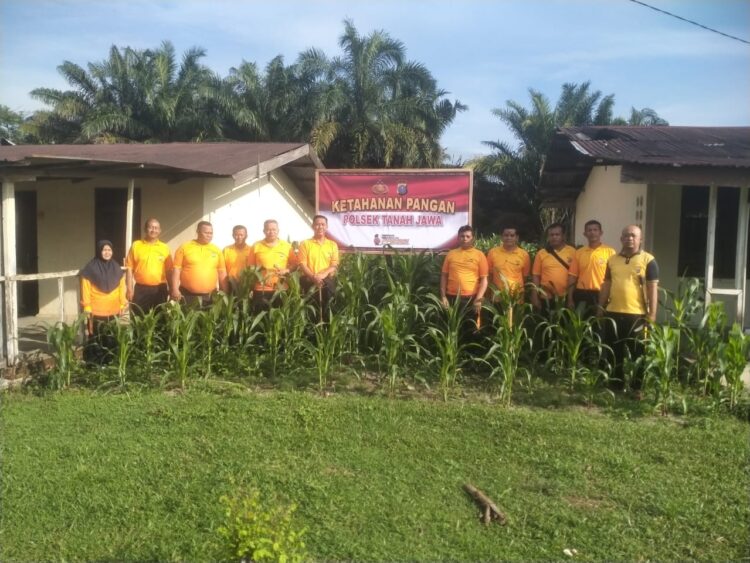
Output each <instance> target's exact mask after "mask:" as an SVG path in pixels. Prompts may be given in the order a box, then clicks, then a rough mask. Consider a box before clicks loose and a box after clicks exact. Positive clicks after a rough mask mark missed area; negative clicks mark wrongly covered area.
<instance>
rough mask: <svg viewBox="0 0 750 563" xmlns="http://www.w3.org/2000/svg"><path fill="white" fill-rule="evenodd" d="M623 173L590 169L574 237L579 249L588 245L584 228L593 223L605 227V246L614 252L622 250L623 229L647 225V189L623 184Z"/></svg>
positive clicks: (614, 168) (618, 168)
mask: <svg viewBox="0 0 750 563" xmlns="http://www.w3.org/2000/svg"><path fill="white" fill-rule="evenodd" d="M621 169H622V167H621V166H594V167H593V168H592V169H591V174H589V177H588V179H587V180H586V184H585V185H584V187H583V190H582V191H581V193H580V194H579V195H578V199H577V200H576V217H575V228H574V230H575V232H574V233H573V236H571V239H573V240H574V242H575V244H576V245H582V244H586V239H585V238H584V236H583V226H584V224H585V223H586V221H589V220H591V219H596V220H597V221H599V222H600V223H601V224H602V229H603V230H604V236H603V240H604V243H605V244H608V245H610V246H612V247H614V248H619V247H620V231H621V230H622V228H623V227H624V226H626V225H629V224H636V225H641V226H645V225H646V216H645V209H646V208H647V191H648V190H647V186H646V184H623V183H621V182H620V171H621ZM647 248H648V246H647Z"/></svg>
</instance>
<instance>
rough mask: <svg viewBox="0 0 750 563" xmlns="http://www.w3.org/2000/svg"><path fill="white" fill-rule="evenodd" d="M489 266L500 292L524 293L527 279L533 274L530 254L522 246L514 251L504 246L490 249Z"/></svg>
mask: <svg viewBox="0 0 750 563" xmlns="http://www.w3.org/2000/svg"><path fill="white" fill-rule="evenodd" d="M487 265H488V266H489V269H490V272H491V274H492V283H493V284H495V286H496V287H497V288H498V289H499V290H501V291H507V292H509V293H514V294H516V293H520V292H521V291H523V286H524V283H525V281H526V277H527V276H528V275H529V273H530V272H531V260H530V258H529V253H528V252H526V251H525V250H524V249H523V248H521V247H520V246H517V247H516V248H514V249H513V250H505V248H504V247H503V246H496V247H495V248H492V249H490V251H489V252H488V253H487Z"/></svg>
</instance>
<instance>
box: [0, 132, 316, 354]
mask: <svg viewBox="0 0 750 563" xmlns="http://www.w3.org/2000/svg"><path fill="white" fill-rule="evenodd" d="M322 167H323V165H322V164H321V162H320V160H319V159H318V157H317V155H316V154H315V152H314V151H313V150H312V149H311V148H310V146H309V145H307V144H301V143H168V144H153V145H143V144H121V145H19V146H0V180H1V181H2V190H3V192H2V193H3V206H2V219H3V222H2V225H3V229H2V237H3V252H2V266H3V269H2V275H3V296H4V303H5V307H4V309H3V311H4V315H3V317H4V322H3V323H2V324H3V328H4V330H3V344H4V345H5V346H4V348H5V352H6V357H10V355H12V353H13V352H14V349H13V342H12V339H13V337H14V335H13V332H14V327H13V326H12V324H13V323H12V317H14V316H15V317H17V316H18V315H19V314H20V315H37V314H38V315H40V316H55V315H58V314H59V313H60V311H65V312H66V313H67V315H66V316H69V315H70V314H75V312H76V311H77V307H78V304H77V299H78V296H77V291H78V290H77V279H76V278H75V277H74V276H72V275H70V274H71V272H73V271H75V270H77V269H78V268H80V267H81V266H82V265H83V264H84V263H85V262H86V261H87V260H89V259H90V258H91V256H92V255H93V252H94V245H95V241H96V240H98V239H101V238H107V239H110V240H112V242H113V243H114V246H115V249H114V250H115V258H116V259H117V260H118V261H120V262H122V260H123V258H124V256H125V253H126V252H127V249H128V247H129V245H130V242H131V241H132V240H133V239H137V238H138V237H139V236H140V235H141V228H142V224H143V222H144V221H145V219H146V218H148V217H156V218H158V219H159V220H160V222H161V225H162V240H163V241H164V242H166V243H167V244H168V245H169V247H170V248H171V250H172V252H174V251H175V250H176V249H177V247H178V246H179V245H180V244H181V243H183V242H185V241H187V240H189V239H191V238H194V235H195V226H196V223H197V222H198V221H200V220H207V221H211V222H212V223H213V224H214V242H215V243H216V244H217V245H218V246H220V247H222V246H224V245H228V244H231V243H232V242H233V241H232V238H231V231H232V227H233V226H234V225H236V224H243V225H245V226H246V227H247V229H248V241H249V242H252V241H254V240H258V239H260V238H262V237H263V233H262V227H263V221H264V220H265V219H269V218H274V219H276V220H278V221H279V225H280V231H281V233H280V234H281V237H282V238H284V239H287V238H288V239H290V240H302V239H304V238H307V237H309V236H310V232H311V231H310V221H311V218H312V216H313V214H314V211H315V170H316V169H318V168H322ZM38 273H42V274H44V273H67V275H66V276H63V277H62V278H60V277H57V278H55V277H54V276H50V277H49V279H41V280H37V281H29V280H23V277H24V275H26V276H29V275H33V274H38ZM19 275H20V276H21V279H18V280H14V278H16V277H17V276H19ZM60 280H62V281H60ZM11 281H14V283H11ZM61 285H62V291H61V290H60V286H61ZM60 294H62V300H60V299H59V296H60ZM9 348H10V354H9V350H8V349H9Z"/></svg>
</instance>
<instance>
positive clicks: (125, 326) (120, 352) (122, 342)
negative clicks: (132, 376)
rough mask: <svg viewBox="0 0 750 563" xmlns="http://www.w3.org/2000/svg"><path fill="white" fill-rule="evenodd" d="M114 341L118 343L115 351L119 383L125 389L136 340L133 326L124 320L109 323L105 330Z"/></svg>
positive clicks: (114, 320)
mask: <svg viewBox="0 0 750 563" xmlns="http://www.w3.org/2000/svg"><path fill="white" fill-rule="evenodd" d="M105 330H107V331H108V332H109V333H110V334H111V335H112V337H113V338H114V340H115V341H116V342H117V350H116V351H115V368H116V370H117V382H118V384H119V386H120V387H121V388H123V387H125V385H126V383H127V381H128V362H129V361H130V357H131V356H132V354H133V349H134V344H135V338H134V336H133V326H132V325H131V324H130V323H128V322H124V321H123V320H122V319H118V318H116V319H113V320H112V321H110V322H109V323H107V327H106V328H105Z"/></svg>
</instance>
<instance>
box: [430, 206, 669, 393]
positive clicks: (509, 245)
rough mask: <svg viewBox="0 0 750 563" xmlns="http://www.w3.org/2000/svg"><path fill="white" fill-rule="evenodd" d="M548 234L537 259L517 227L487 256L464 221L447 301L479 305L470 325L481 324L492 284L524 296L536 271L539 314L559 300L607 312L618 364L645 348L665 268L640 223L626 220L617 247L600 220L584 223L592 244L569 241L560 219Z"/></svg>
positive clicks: (450, 259) (443, 292)
mask: <svg viewBox="0 0 750 563" xmlns="http://www.w3.org/2000/svg"><path fill="white" fill-rule="evenodd" d="M546 235H547V244H546V246H545V247H544V248H542V249H540V250H539V251H538V252H537V254H536V256H535V258H534V264H533V266H532V264H531V260H530V258H529V254H528V253H527V252H526V251H525V250H524V249H523V248H521V247H520V246H519V244H518V231H517V229H515V228H514V227H506V228H504V229H503V230H502V235H501V236H502V244H501V245H499V246H496V247H494V248H492V249H491V250H490V251H489V252H488V253H487V256H486V257H485V256H484V254H482V252H481V251H479V250H478V249H477V248H475V247H474V232H473V229H472V228H471V226H469V225H466V226H463V227H461V228H460V229H459V230H458V242H459V246H458V248H455V249H453V250H451V251H450V252H449V253H448V255H447V256H446V257H445V261H444V262H443V268H442V273H441V278H440V297H441V300H442V302H443V305H445V306H448V304H449V302H459V303H461V304H462V305H463V306H464V307H465V308H466V309H468V308H469V307H471V306H473V308H474V311H475V313H476V317H475V319H476V320H473V319H472V320H471V322H469V323H468V324H469V326H470V327H471V325H472V324H473V328H477V326H478V325H479V324H480V323H481V316H480V313H481V310H482V303H483V301H484V298H485V294H486V293H487V290H488V288H489V287H493V288H494V295H493V298H494V299H496V300H497V301H498V302H499V304H500V306H508V304H509V303H510V304H512V303H522V302H523V301H524V294H525V288H526V281H527V279H528V278H529V276H531V282H532V287H531V291H530V300H531V303H532V305H533V307H534V309H535V310H537V311H538V312H539V313H540V314H541V315H543V316H548V315H549V313H550V311H551V310H552V309H553V307H555V306H568V307H570V308H579V309H580V310H581V311H582V313H583V314H584V315H586V316H588V317H594V316H597V317H601V316H603V315H605V314H606V316H607V317H608V318H609V319H610V320H611V322H609V323H605V331H604V337H605V340H606V341H607V342H608V344H610V345H611V347H612V349H613V351H614V356H615V365H616V367H617V369H620V367H621V365H622V361H623V358H624V356H625V354H626V352H628V353H630V356H631V357H637V356H639V355H640V354H642V352H643V346H642V344H643V338H642V336H643V334H644V332H645V330H644V329H645V327H646V325H647V324H648V323H649V322H654V321H655V320H656V311H657V305H658V300H657V293H658V283H659V269H658V265H657V263H656V260H655V259H654V257H653V256H652V255H651V254H649V253H647V252H644V251H643V250H641V238H642V233H641V229H640V227H639V226H637V225H628V226H626V227H625V228H624V229H623V230H622V234H621V237H620V242H621V243H622V249H621V251H620V252H619V253H618V252H617V251H616V250H615V249H614V248H612V247H611V246H607V245H606V244H604V243H603V242H602V235H603V230H602V225H601V223H599V221H596V220H591V221H587V222H586V224H585V225H584V231H583V235H584V237H585V238H586V240H587V242H588V244H587V245H585V246H582V247H581V248H578V249H575V248H574V247H572V246H570V245H568V244H566V242H565V227H564V226H563V225H561V224H559V223H554V224H552V225H550V226H549V227H547V229H546ZM489 277H491V282H492V286H490V285H489V282H488V278H489ZM501 295H505V296H506V298H505V299H501V298H500V296H501ZM465 326H466V325H465ZM465 330H466V329H465ZM467 332H468V331H467ZM633 383H635V384H636V385H637V384H638V383H639V382H633Z"/></svg>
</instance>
